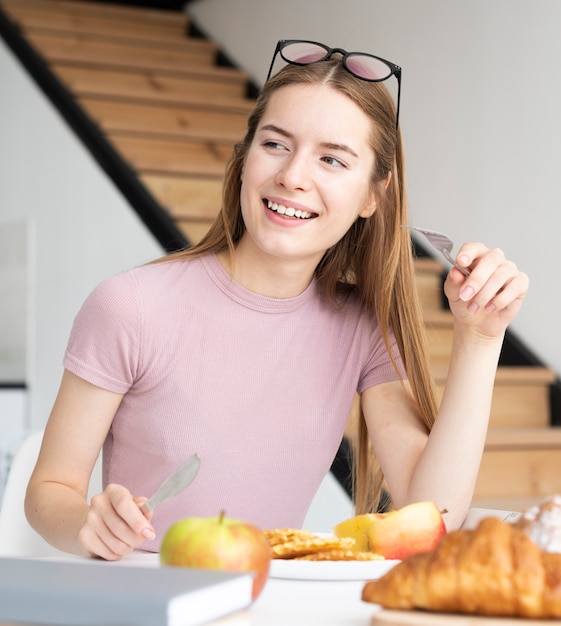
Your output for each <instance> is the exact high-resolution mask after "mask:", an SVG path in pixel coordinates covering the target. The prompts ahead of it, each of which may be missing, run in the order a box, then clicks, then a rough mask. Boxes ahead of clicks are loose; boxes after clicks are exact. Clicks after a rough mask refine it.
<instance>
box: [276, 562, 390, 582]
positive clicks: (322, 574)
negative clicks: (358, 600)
mask: <svg viewBox="0 0 561 626" xmlns="http://www.w3.org/2000/svg"><path fill="white" fill-rule="evenodd" d="M398 563H399V561H394V560H389V559H387V560H383V561H295V560H293V559H286V560H284V559H273V560H272V561H271V569H270V572H269V576H270V577H271V578H288V579H290V580H375V579H376V578H380V576H383V575H384V574H385V573H386V572H387V571H389V570H390V569H391V568H392V567H394V566H395V565H397V564H398Z"/></svg>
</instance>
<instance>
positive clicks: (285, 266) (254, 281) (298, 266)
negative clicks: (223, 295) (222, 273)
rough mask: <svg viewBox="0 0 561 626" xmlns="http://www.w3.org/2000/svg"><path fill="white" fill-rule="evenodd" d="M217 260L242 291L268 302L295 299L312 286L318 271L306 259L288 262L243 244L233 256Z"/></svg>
mask: <svg viewBox="0 0 561 626" xmlns="http://www.w3.org/2000/svg"><path fill="white" fill-rule="evenodd" d="M217 256H218V259H219V261H220V263H221V264H222V266H223V267H224V269H225V270H226V271H227V272H228V274H229V275H230V276H231V277H232V278H233V279H234V280H235V281H236V282H237V283H238V284H240V285H242V287H244V288H245V289H247V290H248V291H252V292H253V293H258V294H260V295H262V296H267V297H269V298H294V297H296V296H298V295H300V294H301V293H302V292H304V291H305V290H306V288H307V287H308V286H309V284H310V282H311V280H312V278H313V275H314V270H315V267H316V264H315V262H310V260H309V259H308V260H304V259H294V260H285V259H281V258H278V257H273V256H270V255H265V254H262V253H260V251H258V250H257V251H255V250H254V249H253V248H251V247H249V246H244V245H243V244H242V242H240V244H239V245H238V246H237V247H236V249H235V250H234V253H233V255H231V254H230V252H229V251H228V250H226V251H224V252H220V253H219V254H218V255H217Z"/></svg>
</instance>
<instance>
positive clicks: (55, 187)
mask: <svg viewBox="0 0 561 626" xmlns="http://www.w3.org/2000/svg"><path fill="white" fill-rule="evenodd" d="M22 223H23V224H24V225H25V226H24V229H25V232H26V237H27V244H28V245H27V250H28V257H27V264H26V266H27V276H26V278H25V280H26V283H27V284H26V286H25V289H26V294H27V302H28V307H27V311H28V315H27V319H26V322H25V328H26V342H25V343H26V354H25V378H26V379H25V380H24V381H23V382H25V383H27V385H28V386H29V398H28V402H27V405H26V406H27V407H28V415H27V416H26V420H27V426H28V427H29V428H30V429H31V430H37V429H39V428H41V427H42V426H43V425H44V423H45V421H46V419H47V417H48V413H49V411H50V408H51V406H52V403H53V400H54V398H55V395H56V391H57V389H58V384H59V381H60V376H61V374H62V357H63V353H64V349H65V347H66V342H67V339H68V334H69V332H70V327H71V324H72V320H73V319H74V316H75V314H76V312H77V311H78V308H79V307H80V305H81V304H82V301H83V300H84V298H85V297H86V296H87V294H88V293H89V292H90V291H91V289H92V288H93V287H94V286H95V285H96V284H97V283H98V282H99V281H100V280H102V279H103V278H105V277H106V276H109V275H110V274H113V273H115V272H117V271H120V270H122V269H124V268H126V267H129V266H132V265H136V264H139V263H143V262H145V261H148V260H150V259H152V258H154V257H156V256H159V255H160V254H162V249H161V247H160V246H159V244H158V243H157V242H156V241H155V240H154V238H153V237H152V235H151V234H150V233H148V231H147V230H146V228H145V227H144V225H143V224H142V223H141V222H140V220H139V219H138V218H137V217H136V215H135V214H134V213H133V211H132V210H131V208H130V207H129V206H128V205H127V203H126V202H125V201H124V200H123V199H122V197H121V195H120V193H119V191H118V190H116V189H115V188H114V186H113V184H112V183H111V181H109V180H108V179H107V177H106V176H105V175H104V174H103V173H102V172H101V171H100V170H99V167H98V166H97V164H96V163H95V162H94V161H93V160H92V158H91V157H90V155H89V153H88V152H86V151H85V149H84V148H83V147H82V146H81V145H80V144H79V143H78V141H77V140H76V139H75V138H74V136H73V134H72V132H71V131H70V130H69V129H68V127H67V125H66V123H65V122H64V120H62V119H61V118H60V116H59V115H58V113H57V112H56V111H55V110H54V109H53V107H52V106H51V105H50V103H49V102H48V101H47V100H46V98H45V97H44V96H43V94H42V93H41V92H40V91H39V90H38V89H37V88H36V86H35V84H34V83H33V81H32V80H31V79H30V78H29V77H28V75H27V74H26V73H24V72H23V71H22V69H21V67H20V66H19V63H18V62H17V61H16V59H15V58H14V57H13V55H12V53H11V51H10V50H9V49H8V48H7V47H6V46H5V45H4V43H3V41H2V40H1V39H0V229H2V226H8V225H12V224H18V225H21V224H22ZM6 230H9V229H6ZM0 297H5V294H4V295H2V294H0ZM3 332H4V336H5V334H6V329H3ZM0 338H1V335H0ZM4 417H5V416H4ZM3 423H5V421H4V422H3Z"/></svg>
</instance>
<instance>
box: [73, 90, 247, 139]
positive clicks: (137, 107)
mask: <svg viewBox="0 0 561 626" xmlns="http://www.w3.org/2000/svg"><path fill="white" fill-rule="evenodd" d="M79 101H80V104H81V105H82V106H83V107H84V109H85V110H86V111H87V112H88V113H89V114H90V116H91V117H92V118H93V119H95V120H96V122H97V123H98V124H99V125H100V126H101V127H102V128H103V129H104V130H105V131H107V132H113V131H119V132H131V133H139V134H145V135H158V136H161V137H171V138H173V137H176V138H190V139H216V140H218V141H225V140H228V141H230V142H234V141H238V140H240V139H241V138H242V137H243V135H244V132H245V129H246V125H247V115H246V114H245V113H239V112H228V113H225V112H224V111H220V110H216V109H215V110H212V109H210V110H209V109H208V108H207V107H204V108H203V107H195V106H191V107H187V106H170V105H159V106H156V105H152V104H147V103H135V102H123V101H120V100H109V99H101V98H93V97H83V98H80V99H79Z"/></svg>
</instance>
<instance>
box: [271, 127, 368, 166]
mask: <svg viewBox="0 0 561 626" xmlns="http://www.w3.org/2000/svg"><path fill="white" fill-rule="evenodd" d="M259 130H262V131H263V130H270V131H273V132H274V133H278V134H279V135H282V136H283V137H287V138H291V137H292V135H291V134H290V133H289V132H288V131H287V130H285V129H284V128H280V126H275V124H265V125H264V126H262V127H261V128H260V129H259ZM320 145H321V146H322V147H323V148H327V149H328V150H341V151H342V152H347V153H348V154H350V155H352V156H354V157H356V158H358V154H357V153H356V152H355V151H354V150H353V149H352V148H351V147H350V146H348V145H347V144H344V143H333V142H330V141H325V142H323V143H321V144H320Z"/></svg>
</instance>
